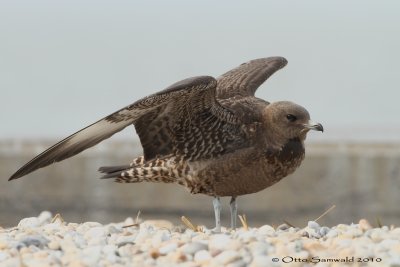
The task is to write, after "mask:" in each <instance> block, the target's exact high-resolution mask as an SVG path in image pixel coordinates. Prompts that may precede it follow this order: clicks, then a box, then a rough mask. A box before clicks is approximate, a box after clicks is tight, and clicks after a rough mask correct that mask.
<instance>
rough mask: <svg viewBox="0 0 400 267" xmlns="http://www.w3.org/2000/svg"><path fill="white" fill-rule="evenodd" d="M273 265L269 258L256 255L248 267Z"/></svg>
mask: <svg viewBox="0 0 400 267" xmlns="http://www.w3.org/2000/svg"><path fill="white" fill-rule="evenodd" d="M271 263H273V261H272V259H271V257H269V256H262V255H258V256H255V257H254V258H253V261H252V262H251V264H250V266H249V267H269V266H271Z"/></svg>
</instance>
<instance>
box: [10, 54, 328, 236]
mask: <svg viewBox="0 0 400 267" xmlns="http://www.w3.org/2000/svg"><path fill="white" fill-rule="evenodd" d="M286 63H287V61H286V59H284V58H282V57H271V58H261V59H256V60H252V61H249V62H247V63H244V64H242V65H240V66H239V67H237V68H235V69H233V70H231V71H229V72H227V73H225V74H223V75H222V76H220V77H219V78H217V79H214V78H213V77H210V76H200V77H194V78H189V79H186V80H183V81H180V82H178V83H175V84H173V85H171V86H170V87H168V88H167V89H165V90H163V91H161V92H159V93H156V94H153V95H150V96H148V97H145V98H143V99H141V100H139V101H137V102H135V103H133V104H132V105H129V106H127V107H125V108H123V109H121V110H119V111H117V112H115V113H113V114H111V115H109V116H107V117H105V118H104V119H102V120H100V121H98V122H96V123H94V124H92V125H90V126H88V127H86V128H84V129H82V130H81V131H79V132H77V133H75V134H73V135H71V136H69V137H67V138H66V139H64V140H62V141H61V142H59V143H57V144H56V145H54V146H52V147H51V148H49V149H48V150H46V151H44V152H43V153H42V154H40V155H38V156H37V157H35V158H34V159H33V160H31V161H30V162H28V163H27V164H26V165H24V166H23V167H22V168H21V169H19V170H18V171H17V172H16V173H15V174H13V175H12V176H11V178H10V180H11V179H16V178H19V177H22V176H24V175H26V174H28V173H30V172H32V171H34V170H36V169H38V168H42V167H45V166H47V165H50V164H52V163H54V162H57V161H61V160H63V159H66V158H69V157H71V156H74V155H76V154H78V153H79V152H81V151H83V150H85V149H87V148H89V147H91V146H93V145H95V144H97V143H99V142H101V141H102V140H104V139H106V138H108V137H110V136H111V135H113V134H114V133H116V132H118V131H120V130H122V129H123V128H125V127H127V126H129V125H131V124H133V125H134V126H135V129H136V132H137V134H138V135H139V138H140V141H141V144H142V146H143V156H141V157H138V158H136V159H134V160H133V162H132V163H130V164H127V165H121V166H111V167H101V168H100V169H99V170H100V171H101V172H103V173H104V176H103V178H115V179H116V181H117V182H121V183H137V182H142V181H148V182H163V183H177V184H180V185H183V186H185V187H186V188H188V190H189V191H190V192H191V193H194V194H197V193H200V194H206V195H210V196H213V197H214V198H215V199H214V202H213V203H214V210H215V216H216V224H217V227H216V231H219V229H220V222H219V212H220V202H219V197H222V196H231V197H232V201H231V213H232V221H231V223H232V227H235V225H236V197H237V196H240V195H244V194H251V193H255V192H258V191H260V190H263V189H265V188H266V187H268V186H271V185H272V184H274V183H276V182H278V181H279V180H281V179H282V178H283V177H285V176H287V175H288V174H290V173H292V172H294V171H295V170H296V168H297V167H298V166H299V165H300V163H301V161H302V160H303V158H304V140H305V138H306V134H307V132H308V131H309V130H310V129H314V130H319V131H322V130H323V128H322V125H321V124H319V123H314V122H312V121H311V120H310V116H309V114H308V112H307V110H306V109H304V108H303V107H301V106H299V105H297V104H294V103H292V102H287V101H280V102H275V103H269V102H266V101H264V100H262V99H259V98H256V97H255V96H254V93H255V91H256V90H257V88H258V87H259V86H260V85H261V84H262V83H263V82H264V81H265V80H266V79H267V78H268V77H270V76H271V75H272V74H273V73H274V72H275V71H277V70H279V69H281V68H282V67H284V66H285V65H286Z"/></svg>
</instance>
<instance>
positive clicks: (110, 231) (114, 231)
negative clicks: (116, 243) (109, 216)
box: [107, 225, 122, 234]
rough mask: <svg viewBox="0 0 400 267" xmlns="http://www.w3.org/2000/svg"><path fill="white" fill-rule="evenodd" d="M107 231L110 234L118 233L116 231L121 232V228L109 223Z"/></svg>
mask: <svg viewBox="0 0 400 267" xmlns="http://www.w3.org/2000/svg"><path fill="white" fill-rule="evenodd" d="M107 232H108V233H110V234H118V233H121V232H122V229H121V228H117V227H115V226H114V225H110V226H108V228H107Z"/></svg>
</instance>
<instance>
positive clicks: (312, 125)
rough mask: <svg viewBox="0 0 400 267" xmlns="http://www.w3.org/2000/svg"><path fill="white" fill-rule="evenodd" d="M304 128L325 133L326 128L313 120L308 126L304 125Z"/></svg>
mask: <svg viewBox="0 0 400 267" xmlns="http://www.w3.org/2000/svg"><path fill="white" fill-rule="evenodd" d="M304 127H305V128H306V129H309V130H315V131H320V132H324V127H323V126H322V124H321V123H319V122H314V121H312V120H309V121H308V123H307V124H304Z"/></svg>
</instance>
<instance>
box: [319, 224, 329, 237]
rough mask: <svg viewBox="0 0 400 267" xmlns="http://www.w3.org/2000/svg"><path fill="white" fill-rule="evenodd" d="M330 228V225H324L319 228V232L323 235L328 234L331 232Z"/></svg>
mask: <svg viewBox="0 0 400 267" xmlns="http://www.w3.org/2000/svg"><path fill="white" fill-rule="evenodd" d="M329 231H330V229H329V227H326V226H322V227H321V228H319V229H318V233H319V235H320V236H321V237H324V236H326V235H327V234H328V233H329Z"/></svg>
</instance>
